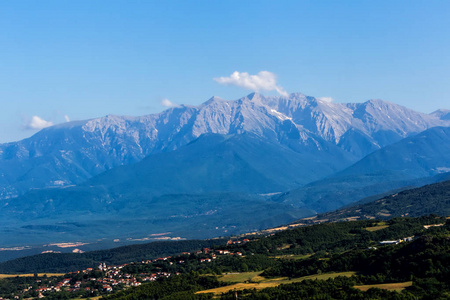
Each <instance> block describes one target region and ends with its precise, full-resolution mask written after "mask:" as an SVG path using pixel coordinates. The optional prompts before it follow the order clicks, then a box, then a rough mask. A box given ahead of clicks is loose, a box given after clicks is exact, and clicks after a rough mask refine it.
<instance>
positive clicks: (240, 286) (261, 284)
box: [197, 272, 356, 295]
mask: <svg viewBox="0 0 450 300" xmlns="http://www.w3.org/2000/svg"><path fill="white" fill-rule="evenodd" d="M261 273H262V272H245V273H239V274H240V275H241V276H237V275H238V274H229V275H236V276H235V277H234V279H235V280H236V279H237V278H241V279H245V281H248V278H249V277H251V276H252V275H253V276H254V277H251V279H250V280H252V281H258V282H247V283H245V282H239V283H236V284H232V285H228V286H223V287H219V288H215V289H209V290H204V291H200V292H197V294H207V293H214V294H216V295H217V294H222V293H227V292H229V291H232V290H245V289H257V290H262V289H265V288H269V287H276V286H279V285H280V284H291V283H295V282H301V281H303V280H307V279H311V280H314V279H318V280H327V279H329V278H335V277H338V276H345V277H350V276H353V275H355V274H356V272H340V273H327V274H320V275H319V274H317V275H310V276H305V277H300V278H294V279H290V280H289V279H288V278H286V277H279V278H270V279H266V278H264V277H261V276H259V274H261ZM225 276H228V275H225ZM225 276H224V277H225ZM224 277H221V278H220V279H219V280H221V281H224V280H223V278H224ZM228 278H230V277H228ZM228 278H226V280H228ZM224 282H230V281H224ZM235 282H236V281H235Z"/></svg>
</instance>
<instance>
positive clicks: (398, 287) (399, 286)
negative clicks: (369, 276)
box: [354, 281, 412, 292]
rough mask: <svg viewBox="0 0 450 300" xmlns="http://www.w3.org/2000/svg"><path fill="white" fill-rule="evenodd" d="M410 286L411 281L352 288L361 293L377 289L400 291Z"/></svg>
mask: <svg viewBox="0 0 450 300" xmlns="http://www.w3.org/2000/svg"><path fill="white" fill-rule="evenodd" d="M411 285H412V281H407V282H396V283H382V284H367V285H355V286H354V288H355V289H358V290H361V291H363V292H365V291H367V290H368V289H370V288H378V289H383V290H389V291H397V292H399V291H401V290H403V289H405V288H406V287H409V286H411Z"/></svg>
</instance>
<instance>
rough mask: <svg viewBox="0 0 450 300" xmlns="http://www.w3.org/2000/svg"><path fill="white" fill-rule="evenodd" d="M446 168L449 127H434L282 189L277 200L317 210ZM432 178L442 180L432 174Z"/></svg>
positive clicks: (421, 180)
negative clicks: (303, 183) (332, 171)
mask: <svg viewBox="0 0 450 300" xmlns="http://www.w3.org/2000/svg"><path fill="white" fill-rule="evenodd" d="M446 172H450V127H435V128H431V129H428V130H426V131H423V132H421V133H419V134H417V135H415V136H411V137H408V138H405V139H403V140H401V141H399V142H397V143H394V144H392V145H389V146H386V147H384V148H382V149H380V150H377V151H375V152H373V153H371V154H369V155H367V156H366V157H364V158H363V159H361V160H360V161H358V162H357V163H355V164H354V165H352V166H350V167H348V168H346V169H345V170H343V171H341V172H338V173H337V174H335V175H333V176H330V177H328V178H325V179H322V180H319V181H316V182H313V183H310V184H308V185H306V186H304V187H301V188H299V189H295V190H293V191H290V192H287V193H284V194H283V195H281V196H279V197H277V201H280V202H282V203H285V204H292V205H294V206H296V207H303V208H310V209H314V210H316V211H318V212H324V211H328V210H332V209H337V208H339V207H341V206H343V205H346V204H349V203H352V202H355V201H358V200H360V199H362V198H365V197H369V196H372V195H376V194H380V193H384V192H387V191H390V190H393V189H397V188H402V187H405V186H419V185H423V184H427V183H431V182H434V181H433V180H434V179H433V178H430V177H432V176H435V175H438V174H441V173H446ZM435 180H436V181H439V180H444V179H439V178H435Z"/></svg>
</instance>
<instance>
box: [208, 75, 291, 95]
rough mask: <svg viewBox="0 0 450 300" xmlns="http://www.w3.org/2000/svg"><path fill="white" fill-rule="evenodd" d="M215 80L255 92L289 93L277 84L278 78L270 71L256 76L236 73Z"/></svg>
mask: <svg viewBox="0 0 450 300" xmlns="http://www.w3.org/2000/svg"><path fill="white" fill-rule="evenodd" d="M214 80H215V81H216V82H218V83H220V84H224V85H235V86H239V87H242V88H245V89H248V90H253V91H261V90H263V91H277V92H278V93H279V94H280V95H283V96H287V95H288V93H287V92H286V91H285V90H284V89H283V87H281V86H280V85H278V84H277V76H276V75H275V74H274V73H272V72H269V71H261V72H259V73H258V74H256V75H250V74H248V73H247V72H242V73H240V72H238V71H235V72H233V74H231V75H230V76H228V77H216V78H214Z"/></svg>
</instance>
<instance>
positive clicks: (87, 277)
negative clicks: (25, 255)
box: [0, 239, 249, 300]
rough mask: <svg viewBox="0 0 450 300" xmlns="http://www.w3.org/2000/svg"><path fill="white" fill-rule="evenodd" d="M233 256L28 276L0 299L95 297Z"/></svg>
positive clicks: (213, 253)
mask: <svg viewBox="0 0 450 300" xmlns="http://www.w3.org/2000/svg"><path fill="white" fill-rule="evenodd" d="M246 242H249V240H248V239H244V240H235V241H231V240H230V241H228V242H227V245H232V244H241V243H246ZM226 255H236V256H242V253H241V252H230V251H229V250H225V249H214V250H213V249H210V248H203V249H202V250H197V251H194V252H192V253H191V252H183V253H181V254H180V255H177V256H166V257H159V258H156V259H149V260H144V261H141V262H130V263H125V264H122V265H116V266H113V265H107V264H106V263H100V264H99V265H98V266H97V267H96V268H86V269H84V270H79V271H75V272H69V273H67V274H65V275H63V276H51V275H50V276H47V275H44V276H42V277H37V276H36V275H35V277H31V278H29V279H30V280H29V281H26V280H24V281H25V282H23V283H22V284H21V285H20V289H18V290H17V292H16V293H14V294H12V297H8V298H6V297H1V296H0V300H7V299H23V298H44V297H47V296H51V295H55V294H56V293H69V294H71V295H72V296H70V297H71V298H72V297H74V296H76V297H86V298H87V297H95V296H100V295H105V294H108V293H111V292H116V291H120V290H123V289H126V288H130V287H135V286H139V285H141V284H142V283H145V282H151V281H156V280H158V279H159V278H168V277H170V276H175V275H179V274H180V272H176V271H175V272H169V271H167V269H170V266H174V268H171V269H175V270H176V269H177V265H182V264H185V263H186V262H187V261H189V263H191V264H192V263H199V264H203V263H210V262H212V261H213V260H215V259H217V257H218V256H226Z"/></svg>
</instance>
